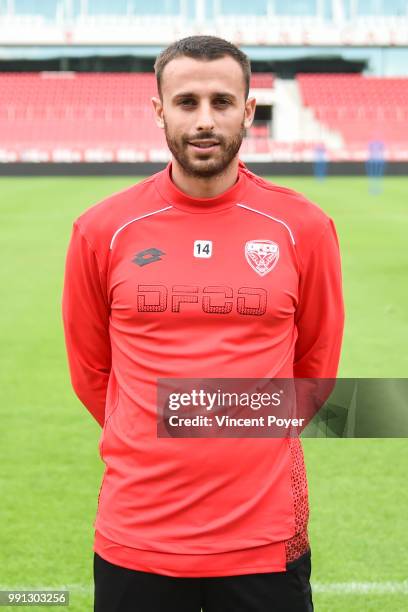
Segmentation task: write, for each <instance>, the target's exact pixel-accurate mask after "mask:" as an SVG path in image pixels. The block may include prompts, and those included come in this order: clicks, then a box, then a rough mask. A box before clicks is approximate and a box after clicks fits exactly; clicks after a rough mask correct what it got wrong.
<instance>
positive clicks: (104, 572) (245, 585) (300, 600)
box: [94, 552, 313, 612]
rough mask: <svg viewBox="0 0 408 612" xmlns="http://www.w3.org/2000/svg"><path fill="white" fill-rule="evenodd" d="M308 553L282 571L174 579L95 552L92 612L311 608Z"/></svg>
mask: <svg viewBox="0 0 408 612" xmlns="http://www.w3.org/2000/svg"><path fill="white" fill-rule="evenodd" d="M310 572H311V563H310V552H308V553H306V554H305V555H303V556H302V557H301V558H300V559H298V560H297V561H296V562H294V563H292V564H291V565H290V569H288V570H287V571H286V572H270V573H266V574H243V575H239V576H220V577H215V578H173V577H171V576H163V575H162V574H153V573H150V572H140V571H136V570H131V569H127V568H124V567H119V566H118V565H113V564H112V563H109V562H108V561H105V560H104V559H102V557H100V556H99V555H98V554H96V553H95V554H94V580H95V607H94V612H200V611H202V612H312V611H313V603H312V591H311V587H310Z"/></svg>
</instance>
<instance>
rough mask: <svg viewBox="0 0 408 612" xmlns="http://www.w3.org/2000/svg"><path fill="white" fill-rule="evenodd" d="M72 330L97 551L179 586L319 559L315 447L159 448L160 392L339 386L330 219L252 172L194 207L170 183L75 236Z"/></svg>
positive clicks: (137, 195)
mask: <svg viewBox="0 0 408 612" xmlns="http://www.w3.org/2000/svg"><path fill="white" fill-rule="evenodd" d="M63 318H64V328H65V335H66V345H67V351H68V358H69V365H70V371H71V379H72V384H73V387H74V389H75V391H76V393H77V395H78V397H79V398H80V400H81V401H82V402H83V403H84V405H85V406H86V408H87V409H88V410H89V411H90V412H91V414H92V415H93V416H94V417H95V419H96V420H97V421H98V422H99V423H100V425H101V426H103V431H102V436H101V440H100V445H99V448H100V454H101V457H102V460H103V461H104V463H105V466H106V467H105V473H104V476H103V481H102V485H101V489H100V493H99V502H98V511H97V516H96V521H95V529H96V534H95V546H94V550H95V551H96V552H97V553H98V554H99V555H100V556H102V557H103V558H105V559H106V560H108V561H110V562H111V563H115V564H117V565H121V566H123V567H128V568H131V569H136V570H142V571H148V572H155V573H160V574H165V575H169V576H196V577H197V576H203V577H204V576H226V575H234V574H249V573H256V572H271V571H284V570H285V569H286V568H287V564H288V563H290V562H291V561H293V560H295V559H296V558H297V557H299V556H300V555H301V554H303V553H304V552H306V551H307V550H308V540H307V520H308V502H307V482H306V476H305V470H304V463H303V454H302V449H301V444H300V441H299V440H298V439H290V438H255V439H254V438H233V439H225V438H223V439H220V438H218V439H216V438H200V439H192V438H177V437H176V438H168V439H166V438H158V437H157V433H156V426H157V423H156V389H157V379H158V378H211V377H212V378H216V377H224V378H291V377H293V376H294V377H299V378H318V377H335V376H336V372H337V367H338V360H339V354H340V346H341V338H342V330H343V299H342V290H341V270H340V258H339V251H338V242H337V237H336V233H335V228H334V225H333V222H332V220H331V219H330V218H329V217H328V216H327V215H326V214H325V213H323V212H322V211H321V210H320V209H319V208H318V207H317V206H315V205H314V204H312V203H311V202H309V201H307V200H306V199H305V198H304V197H303V196H301V195H299V194H298V193H296V192H294V191H292V190H290V189H286V188H283V187H279V186H276V185H272V184H270V183H269V182H266V181H264V180H263V179H261V178H259V177H257V176H256V175H254V174H252V173H251V172H249V171H248V170H247V168H246V167H245V166H244V164H242V163H240V166H239V174H238V180H237V182H236V183H235V185H234V186H233V187H231V188H230V189H229V190H228V191H226V192H224V193H223V194H221V195H219V196H217V197H215V198H209V199H202V200H200V199H197V198H192V197H189V196H188V195H186V194H184V193H182V192H181V191H179V190H178V189H177V188H176V186H175V185H174V183H173V182H172V180H171V164H169V166H168V167H167V169H166V170H164V171H163V172H159V173H158V174H156V175H154V176H152V177H151V178H149V179H147V180H145V181H143V182H141V183H138V184H137V185H134V186H132V187H130V188H129V189H126V190H124V191H121V192H120V193H117V194H115V195H113V196H111V197H109V198H107V199H105V200H104V201H102V202H101V203H99V204H97V205H95V206H93V207H92V208H90V209H88V210H87V211H86V212H85V213H84V214H82V215H81V216H80V217H79V218H78V219H77V220H76V221H75V223H74V228H73V234H72V238H71V242H70V246H69V250H68V255H67V261H66V274H65V287H64V296H63Z"/></svg>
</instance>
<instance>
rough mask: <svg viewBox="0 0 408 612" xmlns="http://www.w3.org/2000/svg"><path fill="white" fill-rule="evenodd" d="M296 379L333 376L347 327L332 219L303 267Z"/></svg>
mask: <svg viewBox="0 0 408 612" xmlns="http://www.w3.org/2000/svg"><path fill="white" fill-rule="evenodd" d="M295 323H296V326H297V330H298V339H297V342H296V346H295V360H294V376H295V377H296V378H334V377H335V376H336V374H337V369H338V364H339V359H340V349H341V342H342V337H343V327H344V305H343V292H342V281H341V262H340V253H339V245H338V240H337V235H336V230H335V227H334V224H333V221H332V220H331V219H330V221H329V223H328V225H327V226H326V228H325V230H324V231H323V234H321V235H320V237H318V238H317V240H316V242H315V244H314V245H313V247H312V251H311V252H310V253H309V255H308V257H307V260H306V262H305V263H304V265H303V266H302V269H301V273H300V285H299V302H298V307H297V310H296V314H295Z"/></svg>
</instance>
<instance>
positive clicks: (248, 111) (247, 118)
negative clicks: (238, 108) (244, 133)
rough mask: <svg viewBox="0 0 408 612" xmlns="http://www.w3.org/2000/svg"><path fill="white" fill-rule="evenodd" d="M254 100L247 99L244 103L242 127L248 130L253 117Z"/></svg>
mask: <svg viewBox="0 0 408 612" xmlns="http://www.w3.org/2000/svg"><path fill="white" fill-rule="evenodd" d="M255 108H256V99H255V98H248V100H247V101H246V102H245V115H244V127H245V128H249V127H251V125H252V122H253V120H254V116H255Z"/></svg>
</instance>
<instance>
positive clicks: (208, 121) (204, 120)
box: [196, 101, 214, 132]
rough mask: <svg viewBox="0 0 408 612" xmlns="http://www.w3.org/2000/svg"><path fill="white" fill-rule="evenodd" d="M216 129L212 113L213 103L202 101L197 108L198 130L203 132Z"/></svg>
mask: <svg viewBox="0 0 408 612" xmlns="http://www.w3.org/2000/svg"><path fill="white" fill-rule="evenodd" d="M213 129H214V118H213V114H212V109H211V104H209V103H208V102H204V101H203V102H201V104H200V105H199V107H198V109H197V121H196V130H197V131H202V132H210V131H212V130H213Z"/></svg>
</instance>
